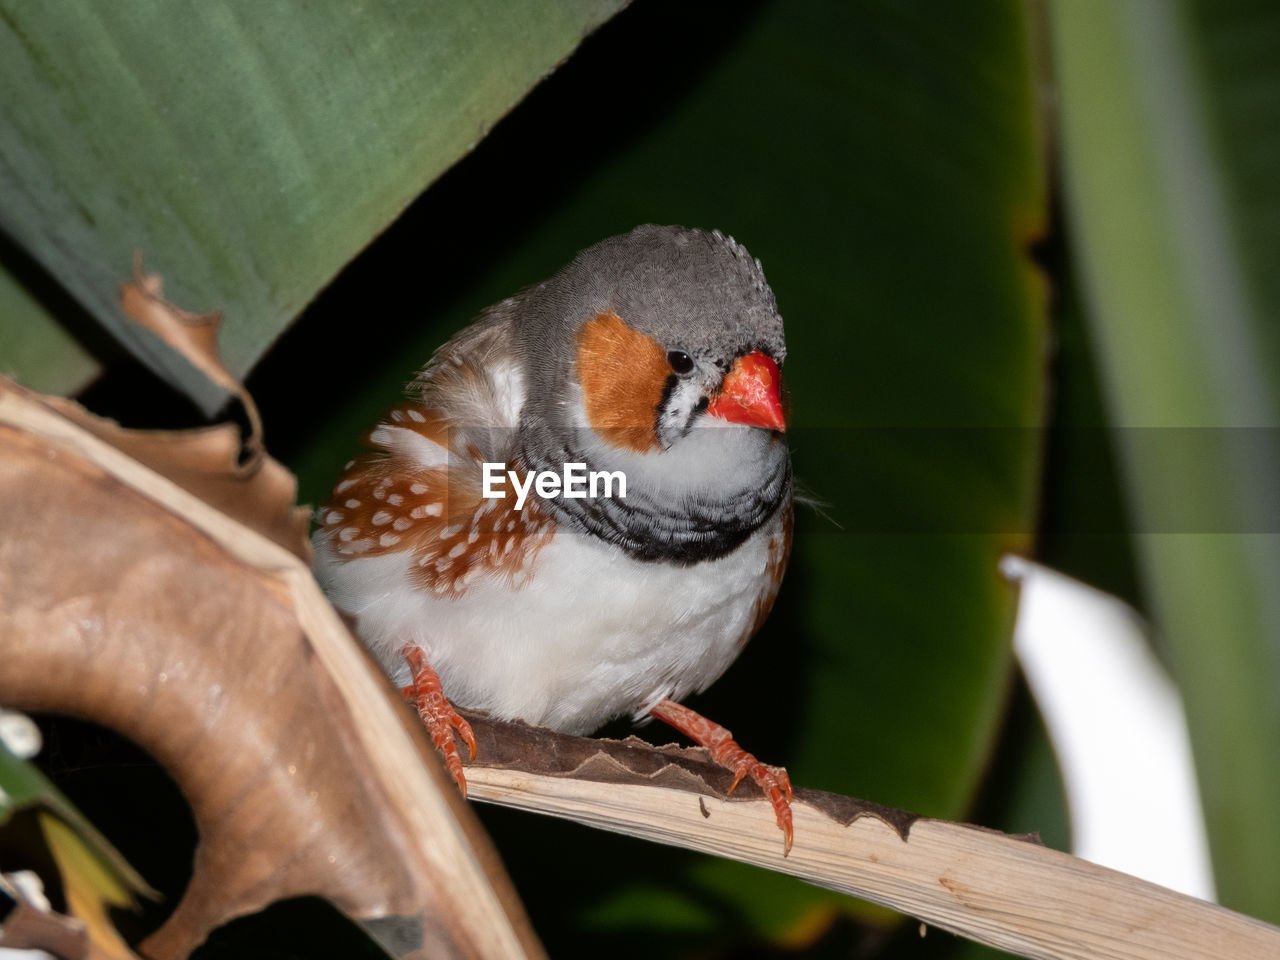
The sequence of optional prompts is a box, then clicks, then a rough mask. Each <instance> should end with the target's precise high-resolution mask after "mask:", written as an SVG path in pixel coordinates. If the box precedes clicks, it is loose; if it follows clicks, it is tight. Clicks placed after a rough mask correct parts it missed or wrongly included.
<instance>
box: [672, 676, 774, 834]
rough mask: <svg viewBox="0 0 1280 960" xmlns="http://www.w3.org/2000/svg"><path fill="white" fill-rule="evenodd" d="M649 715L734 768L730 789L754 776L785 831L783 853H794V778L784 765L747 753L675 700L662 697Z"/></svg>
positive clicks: (721, 730)
mask: <svg viewBox="0 0 1280 960" xmlns="http://www.w3.org/2000/svg"><path fill="white" fill-rule="evenodd" d="M649 715H650V716H653V717H657V718H658V719H659V720H661V721H662V722H663V723H665V724H668V725H670V726H672V727H675V728H676V729H677V730H679V731H680V732H681V733H683V734H684V735H685V736H686V737H688V738H689V739H690V740H692V741H694V743H697V744H698V745H699V746H703V747H706V748H707V750H708V751H710V753H711V759H712V760H714V761H715V762H716V763H718V764H720V765H721V766H722V767H727V768H728V769H729V770H732V771H733V783H732V784H731V785H730V786H729V792H730V793H733V791H734V788H735V787H737V786H738V784H739V783H741V782H742V779H743V778H744V777H750V778H751V779H752V780H753V781H755V783H756V784H757V785H758V786H759V787H760V789H761V790H763V791H764V795H765V796H766V797H767V798H768V800H769V803H771V804H772V805H773V813H774V816H775V817H776V818H777V820H778V829H779V830H781V831H782V855H783V856H784V857H785V856H786V855H787V854H788V853H790V852H791V778H790V777H788V776H787V771H786V770H784V769H782V767H771V766H769V765H768V764H766V763H761V762H760V761H759V760H757V759H756V758H755V757H754V756H753V755H752V754H750V753H747V751H745V750H743V749H742V747H740V746H738V742H737V741H736V740H734V739H733V734H731V733H730V732H729V731H728V730H726V729H725V728H724V727H722V726H720V724H718V723H713V722H712V721H710V720H708V719H707V718H706V717H704V716H702V714H700V713H696V712H694V711H693V710H690V709H689V708H688V707H685V706H681V705H680V704H678V703H675V702H674V701H671V700H660V701H659V702H658V703H656V704H655V705H654V706H653V707H652V708H650V710H649Z"/></svg>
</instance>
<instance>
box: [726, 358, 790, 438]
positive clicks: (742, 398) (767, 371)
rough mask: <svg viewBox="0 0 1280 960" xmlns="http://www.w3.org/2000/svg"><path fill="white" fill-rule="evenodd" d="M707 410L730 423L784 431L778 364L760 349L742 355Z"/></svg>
mask: <svg viewBox="0 0 1280 960" xmlns="http://www.w3.org/2000/svg"><path fill="white" fill-rule="evenodd" d="M707 413H709V414H711V416H713V417H719V418H720V419H721V420H728V421H729V422H730V423H745V424H746V425H747V426H750V427H764V428H765V429H767V430H781V431H785V430H786V429H787V418H786V416H785V415H784V414H783V412H782V374H781V373H780V372H779V371H778V365H777V364H776V363H774V362H773V361H772V360H770V359H769V358H768V357H766V356H765V355H764V354H763V353H761V352H760V351H759V350H757V351H755V352H754V353H749V354H747V355H746V356H745V357H739V358H738V359H737V360H735V361H734V362H733V366H732V367H731V368H730V369H729V372H728V373H727V374H725V378H724V385H723V386H722V387H721V389H720V395H719V396H718V397H716V399H715V402H714V403H712V404H711V405H710V406H709V407H707Z"/></svg>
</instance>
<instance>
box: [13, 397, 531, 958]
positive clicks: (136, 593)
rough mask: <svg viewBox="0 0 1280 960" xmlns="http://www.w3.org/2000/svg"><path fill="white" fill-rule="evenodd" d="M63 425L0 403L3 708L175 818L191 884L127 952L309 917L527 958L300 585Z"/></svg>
mask: <svg viewBox="0 0 1280 960" xmlns="http://www.w3.org/2000/svg"><path fill="white" fill-rule="evenodd" d="M66 409H67V406H66V404H64V403H56V404H51V403H49V402H46V401H45V400H42V399H41V398H39V397H38V396H35V395H33V394H30V393H28V392H27V391H24V390H22V389H21V388H18V387H16V386H15V385H13V384H11V383H9V382H7V381H0V527H3V529H4V531H5V535H4V537H3V538H0V632H2V633H3V636H4V637H5V647H6V649H5V654H6V660H5V669H4V670H3V671H0V701H3V702H5V703H7V704H11V705H13V706H16V707H19V708H22V709H28V710H43V711H53V712H61V713H68V714H72V715H75V716H80V717H85V718H88V719H92V720H94V721H96V722H99V723H102V724H105V725H107V726H109V727H111V728H113V729H115V730H117V731H119V732H120V733H122V734H124V735H125V736H127V737H129V738H130V739H132V740H134V741H135V742H137V743H138V744H139V745H141V746H142V747H144V748H145V749H147V750H148V751H149V752H150V753H151V754H152V755H153V756H155V757H156V759H157V760H159V761H160V763H161V764H163V765H164V766H165V767H166V769H167V770H168V771H169V772H170V774H171V775H172V776H173V777H174V779H175V780H176V782H177V783H178V785H179V787H180V788H181V789H182V791H183V793H184V795H185V796H186V797H187V799H188V801H189V802H190V804H191V807H192V812H193V814H194V816H195V819H196V823H197V826H198V828H199V830H200V843H199V846H198V848H197V852H196V869H195V873H194V876H193V879H192V881H191V884H190V886H189V888H188V889H187V891H186V892H185V894H184V895H183V897H182V899H181V901H180V902H179V904H178V906H177V909H176V910H175V912H174V914H173V916H172V917H171V918H170V919H169V921H168V922H167V923H166V924H165V926H164V927H163V928H161V930H160V931H158V932H157V933H156V934H155V935H154V936H153V937H151V938H150V939H149V940H148V941H146V942H145V943H144V944H143V948H142V949H143V952H144V953H146V954H147V955H149V956H152V957H157V958H165V957H182V956H185V955H186V954H187V953H188V952H189V951H190V950H191V949H192V948H193V947H194V946H196V945H197V944H198V943H200V942H201V941H202V940H203V939H204V938H205V936H206V935H207V934H208V932H209V931H210V930H211V929H212V928H213V927H215V926H217V925H218V924H220V923H223V922H225V921H227V920H229V919H231V918H233V917H235V916H238V915H241V914H244V913H248V912H251V911H254V910H257V909H260V908H261V907H263V906H265V905H266V904H268V903H271V902H272V901H274V900H277V899H280V898H283V897H290V896H298V895H302V894H317V895H320V896H324V897H326V898H328V899H330V900H331V901H333V902H334V903H335V904H336V905H337V906H338V907H339V908H340V909H342V910H343V911H344V912H346V913H347V914H348V915H350V916H352V917H353V918H356V919H357V920H360V921H361V922H362V923H363V924H364V925H365V927H366V929H369V930H370V931H371V932H372V933H374V934H375V935H376V936H377V937H378V938H379V939H380V940H381V942H383V944H384V945H386V946H388V947H389V948H390V949H391V950H392V952H393V953H394V954H395V955H397V956H406V957H408V956H413V957H428V956H430V957H436V956H468V957H469V956H494V957H496V956H537V955H539V954H540V950H539V948H538V947H537V945H536V943H535V942H534V940H533V938H532V935H531V934H530V932H529V930H528V926H527V922H526V920H525V919H524V916H523V913H522V911H521V908H520V906H519V904H518V901H517V900H516V899H515V897H514V895H513V894H512V893H511V891H510V890H509V887H508V883H507V881H506V879H505V877H504V876H503V874H502V872H501V868H500V867H499V866H498V865H497V861H496V858H495V857H494V856H493V854H492V852H491V850H490V849H489V847H488V844H487V841H486V840H485V838H484V837H483V836H482V834H481V833H480V832H479V830H478V829H477V828H476V827H475V826H474V824H473V821H472V818H471V815H470V812H469V811H468V810H467V809H466V808H465V806H464V805H463V804H462V803H461V801H460V800H459V799H458V797H457V795H456V791H454V790H453V789H452V787H451V786H450V785H449V784H448V783H447V782H445V781H444V780H443V778H442V777H441V775H440V773H439V765H438V763H437V762H436V761H435V758H434V756H433V754H432V751H431V748H430V746H429V744H428V743H427V742H426V741H425V738H424V737H423V736H422V734H421V731H420V730H419V728H418V726H417V725H416V724H415V723H413V722H412V717H411V715H410V714H409V711H407V710H406V709H404V708H403V707H402V705H401V704H399V703H398V702H397V701H396V700H395V698H394V696H393V694H392V693H391V691H390V688H389V687H388V686H387V685H386V684H385V683H384V682H382V680H381V677H380V676H378V675H377V674H376V672H375V671H374V670H373V668H372V667H371V666H370V665H369V663H368V661H367V659H366V658H365V657H364V656H363V655H362V654H361V652H360V651H359V648H358V646H357V645H356V644H355V643H354V641H352V639H351V637H350V635H349V634H348V633H347V632H346V630H345V628H344V627H343V625H342V624H341V622H340V621H339V620H338V618H337V617H336V616H335V615H334V614H333V611H332V608H331V607H329V605H328V604H327V602H326V601H325V600H324V598H323V596H322V595H321V594H320V593H319V591H318V589H317V588H316V586H315V582H314V580H312V579H311V577H310V573H309V571H308V570H307V568H306V566H305V565H304V564H303V563H302V562H301V561H299V560H298V559H297V557H296V556H294V555H293V554H291V553H288V552H286V551H285V550H283V549H281V548H279V547H278V546H277V545H275V544H274V543H271V542H269V541H268V540H266V539H265V538H263V537H261V536H259V535H258V534H256V533H254V532H253V531H252V530H250V529H248V528H246V527H244V526H242V525H241V524H239V523H237V522H235V521H234V520H232V519H230V518H228V517H227V516H226V515H225V514H223V513H222V512H220V511H219V510H216V509H214V508H212V507H210V506H209V505H208V504H206V503H204V502H202V501H201V500H199V499H197V498H196V497H194V496H191V495H190V494H188V493H187V492H186V491H185V490H183V489H182V488H180V487H178V486H176V485H175V484H173V483H172V482H170V481H167V480H165V479H164V478H163V477H160V476H159V475H158V474H156V473H154V472H153V471H151V470H150V469H148V468H147V467H145V466H143V465H142V464H141V463H139V462H138V461H137V460H135V459H133V458H132V457H131V456H128V455H127V454H126V453H124V452H123V451H122V450H120V449H117V448H116V447H113V446H111V445H109V444H107V443H105V442H103V440H102V439H101V437H100V436H99V434H98V431H94V432H90V431H89V430H87V429H85V428H84V426H83V424H84V423H85V418H83V417H80V416H74V417H73V418H68V417H67V416H65V415H63V411H65V410H66ZM118 429H119V428H111V429H109V430H105V431H102V434H103V435H105V436H107V437H109V438H111V437H114V438H116V439H119V437H120V434H119V433H118V432H117V431H118ZM122 446H124V447H128V446H129V444H127V443H124V444H122ZM424 761H425V762H424ZM495 891H497V892H495Z"/></svg>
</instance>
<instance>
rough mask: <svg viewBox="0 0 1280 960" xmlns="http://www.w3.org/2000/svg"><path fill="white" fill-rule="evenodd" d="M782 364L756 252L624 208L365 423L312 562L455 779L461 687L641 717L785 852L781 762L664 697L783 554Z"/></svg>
mask: <svg viewBox="0 0 1280 960" xmlns="http://www.w3.org/2000/svg"><path fill="white" fill-rule="evenodd" d="M785 360H786V344H785V339H784V333H783V323H782V318H781V316H780V314H779V312H778V307H777V302H776V299H775V296H774V293H773V290H772V289H771V287H770V286H769V284H768V282H767V281H766V280H765V276H764V271H763V269H762V267H761V265H760V261H759V260H758V259H756V258H753V257H752V256H751V255H750V254H749V253H748V252H747V250H746V249H745V248H744V247H743V245H742V244H740V243H738V242H737V241H735V240H734V239H733V238H732V237H731V236H728V235H726V234H723V233H721V232H720V231H718V230H715V231H705V230H701V229H695V228H688V227H681V226H658V225H652V224H647V225H643V226H639V227H637V228H635V229H634V230H632V231H631V232H629V233H625V234H621V235H619V236H614V237H610V238H608V239H605V240H602V241H600V242H598V243H596V244H594V245H593V246H590V247H588V248H586V249H584V250H582V251H581V252H580V253H578V254H577V256H576V257H574V259H573V260H572V261H571V262H570V263H568V264H567V265H566V266H565V267H564V268H563V269H561V270H560V271H559V272H557V273H556V274H554V275H553V276H552V277H550V278H549V279H547V280H545V281H543V282H541V283H537V284H534V285H532V286H530V287H528V288H526V289H524V290H522V291H521V292H519V293H517V294H516V295H515V296H512V297H510V298H508V299H506V300H503V301H501V302H500V303H497V304H495V305H493V306H491V307H489V308H488V309H487V310H485V311H483V312H482V313H481V314H480V316H479V318H478V319H477V320H476V321H475V322H474V323H472V324H471V325H470V326H468V327H466V328H465V329H463V330H462V331H461V332H459V333H458V334H456V335H455V336H454V337H453V338H452V339H450V340H448V341H447V342H446V343H445V344H444V345H443V346H441V347H440V348H439V349H438V350H436V351H435V353H434V354H433V355H432V357H431V359H430V360H429V361H428V362H427V364H426V366H425V367H424V368H423V369H422V370H421V372H420V373H418V374H417V375H416V377H415V378H414V379H413V380H412V381H411V382H410V383H409V385H408V387H407V388H406V391H405V398H404V400H403V401H402V402H400V403H398V404H396V405H394V406H393V407H391V409H390V410H389V411H388V413H387V414H386V415H385V416H384V417H383V419H382V421H381V422H380V423H379V424H378V425H377V426H376V427H374V429H373V430H372V431H371V432H370V433H368V434H367V436H366V437H365V444H366V447H367V449H366V450H365V451H364V452H363V453H360V454H359V455H358V456H356V457H354V458H353V459H351V460H349V461H348V462H347V463H346V465H345V467H344V469H343V471H342V473H341V475H340V477H339V479H338V480H337V482H336V484H335V485H334V487H333V492H332V494H331V495H330V498H329V500H328V502H327V504H326V505H325V506H324V507H322V508H321V509H320V510H319V511H317V530H316V532H315V534H314V536H313V547H314V557H315V561H314V569H315V573H316V576H317V579H318V580H319V581H320V583H321V585H322V587H323V588H324V589H325V591H326V593H327V594H328V596H329V597H330V599H331V601H332V602H333V604H334V605H335V606H336V607H337V608H338V609H339V610H341V611H343V612H344V613H345V614H347V616H348V617H349V618H350V620H351V622H353V623H354V625H355V631H356V633H357V635H358V636H359V638H360V640H361V641H362V642H363V643H364V645H365V646H366V647H368V649H369V650H370V652H371V653H372V654H373V656H374V658H375V659H376V660H377V661H378V663H379V664H380V666H381V667H382V669H383V670H384V671H385V672H386V674H387V676H388V677H389V678H390V679H391V680H392V681H393V682H394V683H395V684H397V685H398V686H399V687H400V688H401V690H402V692H403V693H404V695H405V697H406V698H407V699H409V700H410V701H411V702H412V703H414V705H416V707H417V711H418V714H419V716H420V717H421V719H422V721H423V723H424V724H425V725H426V727H427V730H428V733H429V734H430V736H431V739H432V741H433V742H434V743H435V745H436V747H437V749H438V750H439V752H440V753H441V754H442V756H443V759H444V762H445V765H446V767H447V769H448V772H449V773H450V774H451V775H452V777H453V779H454V780H455V781H456V782H457V784H458V786H459V787H460V788H461V790H462V792H463V794H464V795H465V793H466V779H465V775H464V773H463V767H462V762H461V757H460V754H459V752H458V748H457V744H456V742H455V739H454V736H453V732H454V731H455V730H456V731H457V734H458V736H459V737H460V738H461V739H462V741H463V743H464V745H465V746H467V747H468V748H469V750H470V754H471V757H472V759H474V757H475V739H474V736H473V734H472V732H471V729H470V726H469V724H468V723H467V722H466V720H465V719H464V718H463V717H461V716H460V715H459V714H458V712H457V708H458V707H461V708H471V709H476V710H481V711H487V712H488V713H489V714H490V715H492V716H495V717H497V718H500V719H520V720H524V721H527V722H529V723H532V724H539V725H542V726H546V727H550V728H552V729H554V730H558V731H561V732H563V733H569V734H580V735H585V734H589V733H591V732H593V731H595V730H596V729H598V728H599V727H600V726H601V725H602V724H604V723H605V722H607V721H609V720H611V719H614V718H616V717H620V716H624V715H630V716H631V718H632V719H633V720H634V721H636V722H638V723H645V722H648V720H649V719H650V718H653V719H657V720H660V721H663V722H665V723H666V724H668V725H670V726H672V727H674V728H675V729H677V730H679V731H681V732H682V733H684V734H685V735H686V736H688V737H690V738H691V739H692V740H693V741H694V742H696V743H698V744H700V745H702V746H704V747H707V748H708V749H709V751H710V755H711V758H712V759H713V760H714V761H716V762H717V763H719V764H721V765H722V766H724V767H727V768H728V769H729V770H731V771H732V772H733V773H734V779H733V784H732V786H731V787H730V790H731V791H732V789H733V788H734V787H736V786H737V785H738V784H739V783H740V782H741V781H742V779H743V778H744V777H748V778H750V779H751V780H753V781H754V782H756V783H757V784H758V785H759V786H760V787H761V789H762V790H763V792H764V794H765V795H766V797H767V798H768V799H769V801H770V803H771V804H772V808H773V811H774V813H775V816H776V819H777V822H778V826H779V828H780V829H781V830H782V832H783V839H784V855H785V854H786V853H788V852H789V851H790V849H791V844H792V833H793V830H792V817H791V809H790V800H791V783H790V779H789V777H788V775H787V773H786V771H785V770H784V769H783V768H781V767H775V766H770V765H767V764H764V763H761V762H760V761H758V760H757V759H756V757H755V756H754V755H753V754H751V753H748V752H747V751H746V750H744V749H743V748H742V747H741V746H739V744H738V743H737V741H736V740H734V739H733V736H732V734H731V733H730V732H729V730H727V729H726V728H725V727H722V726H720V725H719V724H717V723H715V722H713V721H711V720H709V719H707V718H705V717H703V716H702V715H700V714H698V713H696V712H695V711H693V710H692V709H690V708H688V707H686V706H684V705H683V704H682V703H681V701H682V700H683V699H684V698H685V697H687V696H689V695H691V694H696V693H700V692H702V691H703V690H705V689H706V688H707V687H708V686H709V685H710V684H711V683H712V682H713V681H715V680H716V679H717V678H718V677H719V676H720V675H721V674H722V673H723V672H724V671H725V670H726V669H727V668H728V667H729V665H730V664H731V663H732V662H733V661H734V660H735V659H736V658H737V656H738V655H739V653H740V652H741V651H742V649H743V647H744V645H745V644H746V643H747V641H748V640H749V639H750V638H751V636H752V635H753V634H754V633H755V632H756V631H757V630H758V629H759V628H760V626H761V624H762V623H763V622H764V620H765V618H766V617H767V616H768V614H769V611H770V609H771V608H772V606H773V603H774V599H775V597H776V596H777V593H778V589H779V586H780V584H781V581H782V576H783V572H784V570H785V569H786V565H787V560H788V557H789V554H790V549H791V539H792V517H793V512H792V500H793V480H792V468H791V457H790V451H789V449H788V446H787V443H786V436H785V434H786V428H787V417H788V413H789V401H788V398H787V396H786V393H785V391H784V390H783V384H782V375H781V370H782V368H783V366H784V363H785ZM588 481H590V483H588ZM522 491H523V493H524V496H523V497H522V496H521V492H522Z"/></svg>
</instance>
